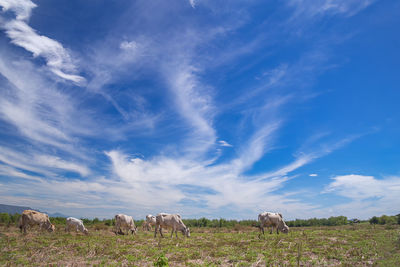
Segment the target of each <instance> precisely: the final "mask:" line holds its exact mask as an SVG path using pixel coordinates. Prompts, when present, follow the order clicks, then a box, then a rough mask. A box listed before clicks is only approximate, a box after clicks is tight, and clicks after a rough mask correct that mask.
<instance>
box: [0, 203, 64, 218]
mask: <svg viewBox="0 0 400 267" xmlns="http://www.w3.org/2000/svg"><path fill="white" fill-rule="evenodd" d="M24 210H37V209H32V208H30V207H22V206H13V205H6V204H0V213H8V214H15V213H22V212H23V211H24ZM37 211H40V210H37ZM41 212H44V211H41ZM44 213H47V214H48V215H49V216H50V217H64V218H66V217H68V216H66V215H64V214H61V213H59V212H56V213H48V212H44Z"/></svg>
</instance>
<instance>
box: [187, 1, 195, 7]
mask: <svg viewBox="0 0 400 267" xmlns="http://www.w3.org/2000/svg"><path fill="white" fill-rule="evenodd" d="M189 3H190V5H191V6H192V7H193V8H195V7H196V2H195V1H194V0H189Z"/></svg>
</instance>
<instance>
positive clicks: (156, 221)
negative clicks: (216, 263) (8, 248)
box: [19, 210, 289, 237]
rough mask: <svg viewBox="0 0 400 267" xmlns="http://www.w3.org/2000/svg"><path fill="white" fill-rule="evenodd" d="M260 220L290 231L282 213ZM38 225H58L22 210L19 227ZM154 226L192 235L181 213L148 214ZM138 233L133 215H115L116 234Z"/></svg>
mask: <svg viewBox="0 0 400 267" xmlns="http://www.w3.org/2000/svg"><path fill="white" fill-rule="evenodd" d="M258 221H259V222H260V225H259V226H258V227H259V228H260V231H261V232H262V233H263V234H264V227H268V226H270V227H271V232H270V233H271V234H272V231H273V229H274V228H276V232H277V233H278V234H279V231H281V232H282V233H285V234H287V233H288V232H289V227H288V226H287V225H286V223H285V221H284V220H283V217H282V214H280V213H273V212H263V213H260V214H259V215H258ZM35 225H38V226H39V228H40V229H41V230H42V229H46V230H48V231H49V232H54V231H55V229H56V227H55V226H54V224H52V223H51V222H50V219H49V216H48V215H47V214H45V213H41V212H38V211H35V210H24V211H23V212H22V215H21V218H20V220H19V228H20V230H21V232H22V231H24V233H26V229H27V227H31V226H35ZM152 226H154V237H156V236H157V232H160V235H161V236H162V237H164V236H163V233H162V229H163V228H171V229H172V231H171V237H172V236H173V234H174V232H175V235H176V237H178V233H177V231H181V232H182V234H183V235H184V236H186V237H190V229H189V227H186V226H185V224H184V223H183V221H182V218H181V216H180V215H179V214H168V213H159V214H157V216H153V215H150V214H149V215H147V216H146V220H145V221H144V223H143V225H142V228H143V230H148V231H150V230H151V227H152ZM71 229H72V230H75V231H80V232H82V233H84V234H88V233H89V232H88V230H87V229H86V227H85V226H84V225H83V222H82V220H79V219H76V218H73V217H69V218H67V220H66V226H65V231H68V232H69V231H70V230H71ZM125 231H126V234H129V232H130V233H131V234H136V232H137V227H136V226H135V222H134V220H133V218H132V216H128V215H125V214H117V215H115V228H114V232H115V234H125Z"/></svg>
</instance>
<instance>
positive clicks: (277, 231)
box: [276, 227, 279, 235]
mask: <svg viewBox="0 0 400 267" xmlns="http://www.w3.org/2000/svg"><path fill="white" fill-rule="evenodd" d="M276 233H277V234H278V235H279V230H278V227H276Z"/></svg>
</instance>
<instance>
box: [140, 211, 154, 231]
mask: <svg viewBox="0 0 400 267" xmlns="http://www.w3.org/2000/svg"><path fill="white" fill-rule="evenodd" d="M155 225H156V216H153V215H151V214H148V215H146V220H145V221H144V222H143V226H142V228H143V230H145V229H146V230H147V231H150V230H151V226H155Z"/></svg>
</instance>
